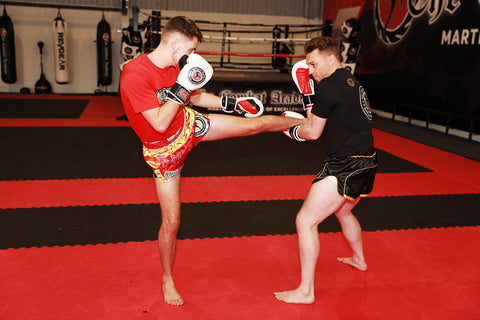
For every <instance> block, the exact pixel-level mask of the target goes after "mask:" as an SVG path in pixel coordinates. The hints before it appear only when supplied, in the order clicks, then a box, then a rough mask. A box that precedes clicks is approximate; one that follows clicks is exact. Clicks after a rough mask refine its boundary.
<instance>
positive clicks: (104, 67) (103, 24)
mask: <svg viewBox="0 0 480 320" xmlns="http://www.w3.org/2000/svg"><path fill="white" fill-rule="evenodd" d="M97 73H98V79H97V85H102V86H107V85H109V84H111V83H112V38H111V33H110V24H109V23H108V22H107V20H105V15H104V14H102V20H101V21H100V22H99V23H98V25H97Z"/></svg>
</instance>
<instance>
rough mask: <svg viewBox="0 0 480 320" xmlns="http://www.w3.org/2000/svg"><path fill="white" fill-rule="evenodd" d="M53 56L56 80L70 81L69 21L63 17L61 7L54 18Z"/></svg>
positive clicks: (63, 82) (64, 82)
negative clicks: (68, 58)
mask: <svg viewBox="0 0 480 320" xmlns="http://www.w3.org/2000/svg"><path fill="white" fill-rule="evenodd" d="M52 30H53V46H54V47H53V53H54V54H53V56H54V60H55V82H57V83H58V84H67V83H68V64H67V22H66V21H65V20H63V19H62V16H61V14H60V9H58V15H57V17H56V18H55V19H54V20H53V25H52Z"/></svg>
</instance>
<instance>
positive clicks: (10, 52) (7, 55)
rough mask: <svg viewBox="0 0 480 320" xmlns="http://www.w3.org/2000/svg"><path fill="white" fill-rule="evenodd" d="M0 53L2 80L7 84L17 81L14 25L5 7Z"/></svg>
mask: <svg viewBox="0 0 480 320" xmlns="http://www.w3.org/2000/svg"><path fill="white" fill-rule="evenodd" d="M0 51H1V59H2V61H1V63H2V80H3V82H6V83H14V82H16V81H17V69H16V64H15V42H14V34H13V23H12V20H11V19H10V17H9V16H8V15H7V10H6V8H5V7H3V15H2V16H1V17H0Z"/></svg>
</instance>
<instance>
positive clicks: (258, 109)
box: [221, 96, 263, 118]
mask: <svg viewBox="0 0 480 320" xmlns="http://www.w3.org/2000/svg"><path fill="white" fill-rule="evenodd" d="M221 105H222V109H223V111H225V112H227V113H232V112H236V113H238V114H244V115H245V117H247V118H254V117H258V116H261V115H262V113H263V104H262V102H261V101H260V100H258V99H257V98H254V97H244V98H237V99H235V98H229V97H226V96H223V97H222V100H221Z"/></svg>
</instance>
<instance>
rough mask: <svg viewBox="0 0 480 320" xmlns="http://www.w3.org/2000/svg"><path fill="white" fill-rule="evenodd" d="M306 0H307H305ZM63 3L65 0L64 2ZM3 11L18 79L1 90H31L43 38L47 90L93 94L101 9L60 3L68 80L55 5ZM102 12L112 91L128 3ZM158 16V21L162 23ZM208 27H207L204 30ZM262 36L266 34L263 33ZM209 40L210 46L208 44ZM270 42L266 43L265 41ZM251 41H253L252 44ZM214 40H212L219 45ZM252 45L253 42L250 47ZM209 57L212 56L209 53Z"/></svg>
mask: <svg viewBox="0 0 480 320" xmlns="http://www.w3.org/2000/svg"><path fill="white" fill-rule="evenodd" d="M302 1H303V0H302ZM77 2H78V1H77ZM307 2H308V1H307ZM64 3H65V4H67V2H64ZM137 4H140V1H138V2H137ZM6 9H7V13H8V15H9V16H10V18H11V19H12V21H13V25H14V30H15V51H16V55H15V56H16V69H17V81H16V82H15V83H12V84H7V83H4V82H2V81H0V93H18V92H20V89H21V88H23V87H27V88H29V89H30V90H31V91H32V92H34V85H35V82H36V81H37V80H38V79H39V77H40V54H39V49H38V47H37V42H39V41H43V42H44V43H45V47H44V50H43V51H44V74H45V77H46V79H47V80H48V81H49V82H50V83H51V85H52V92H53V93H58V94H92V93H94V91H95V90H96V89H98V87H97V57H96V43H95V39H96V30H97V24H98V23H99V22H100V20H101V18H102V11H100V10H80V9H68V8H63V9H61V15H62V18H63V19H64V20H65V21H66V22H67V24H68V66H69V74H70V77H69V78H70V80H69V83H68V84H58V83H56V82H55V74H54V65H53V64H54V56H53V50H54V48H53V46H54V44H53V35H52V24H53V21H54V19H55V18H56V17H57V13H58V9H57V8H44V7H34V6H32V7H29V6H15V5H7V6H6ZM152 10H159V9H158V8H153V9H152V8H143V7H140V14H139V16H138V20H139V22H140V23H141V22H142V21H144V20H146V19H147V17H148V16H147V14H150V13H151V12H152ZM161 12H162V16H163V17H173V16H176V15H186V16H189V17H190V18H192V19H194V20H195V19H197V20H208V21H215V22H240V23H262V24H272V25H274V24H312V23H320V19H318V18H315V19H308V18H305V17H301V16H300V17H299V16H278V15H265V14H233V13H214V12H213V13H212V12H201V11H197V12H191V11H174V10H161ZM104 14H105V18H106V20H107V21H108V23H109V24H110V28H111V35H112V41H113V44H112V63H113V74H112V84H111V85H108V86H107V87H104V88H101V89H102V91H104V92H105V91H106V92H109V93H115V92H116V91H117V89H118V83H119V77H120V69H119V65H120V64H121V63H122V62H123V60H122V58H121V54H120V46H121V38H122V33H121V30H122V28H125V27H127V26H128V25H129V19H130V18H131V17H132V13H131V8H129V9H128V14H127V15H122V14H121V12H119V11H105V12H104ZM165 23H166V22H165V20H162V25H163V24H165ZM204 33H207V32H204ZM265 37H271V34H270V35H266V36H265ZM211 45H212V44H208V43H202V44H200V45H199V48H198V50H199V51H202V50H210V49H211ZM202 46H204V47H202ZM208 46H210V47H208ZM270 46H271V45H270ZM251 47H252V46H251ZM218 49H219V46H218V44H217V45H216V50H217V51H218ZM252 49H254V48H252ZM211 58H212V59H214V57H211Z"/></svg>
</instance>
